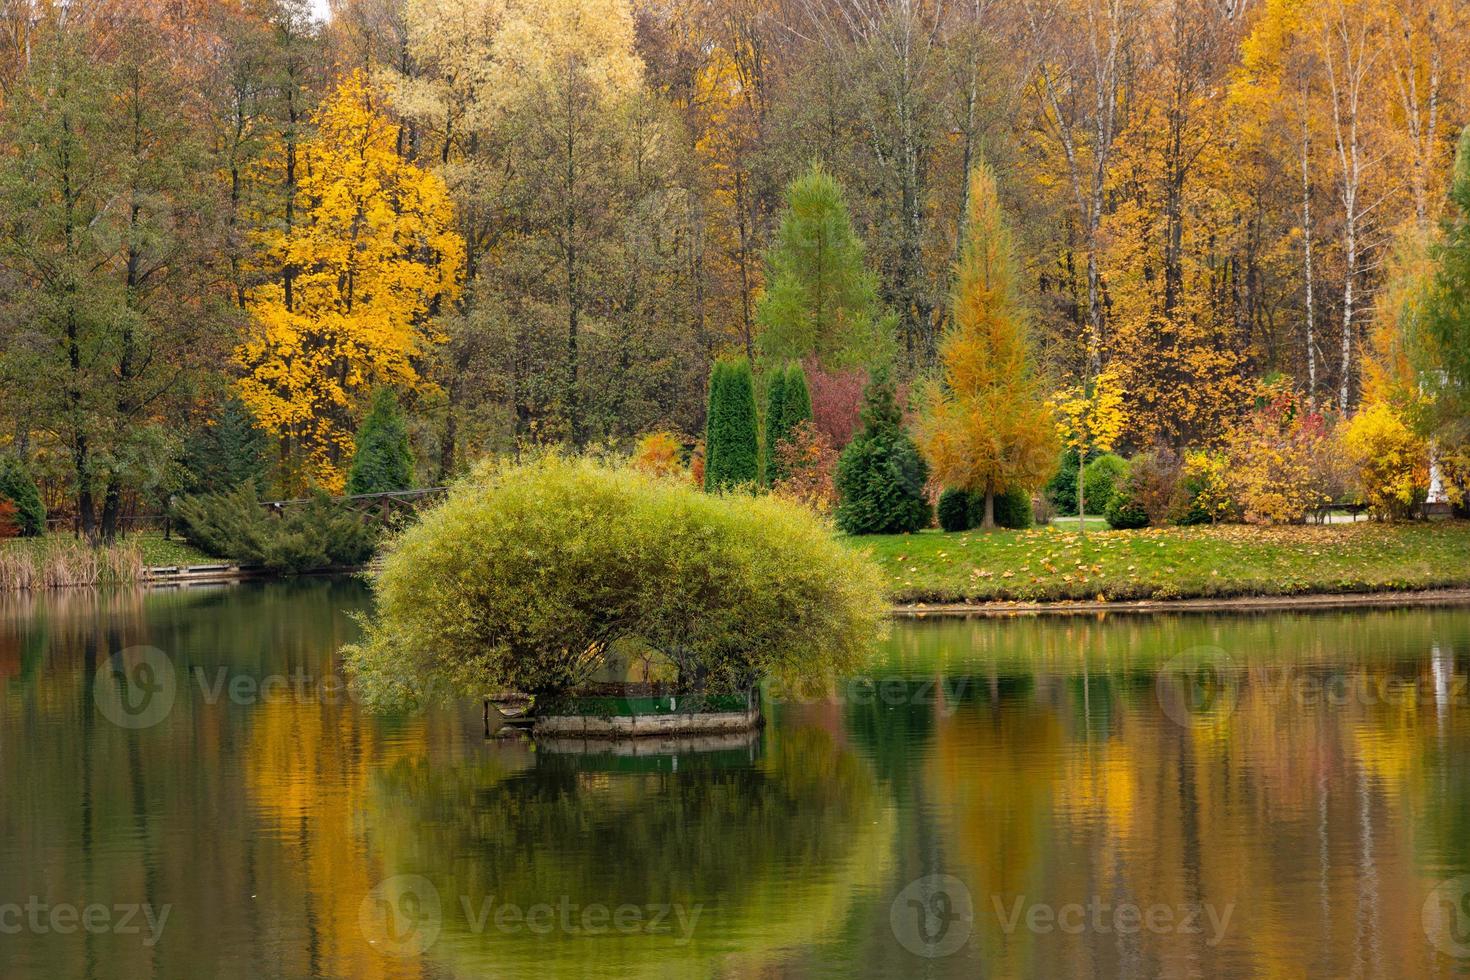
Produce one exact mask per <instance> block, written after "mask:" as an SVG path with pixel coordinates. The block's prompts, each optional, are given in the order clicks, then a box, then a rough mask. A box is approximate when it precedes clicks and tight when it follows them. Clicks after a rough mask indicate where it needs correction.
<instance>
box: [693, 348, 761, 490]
mask: <svg viewBox="0 0 1470 980" xmlns="http://www.w3.org/2000/svg"><path fill="white" fill-rule="evenodd" d="M759 480H760V439H759V429H758V422H757V419H756V412H755V380H754V378H753V377H752V376H751V371H750V362H749V361H747V360H745V358H743V357H742V358H736V359H722V360H719V361H716V362H715V366H714V369H713V370H712V371H711V372H710V383H709V412H708V413H707V420H706V422H705V435H704V488H705V489H706V490H709V491H715V490H726V489H730V488H732V487H738V486H743V485H747V484H754V483H756V482H758V481H759Z"/></svg>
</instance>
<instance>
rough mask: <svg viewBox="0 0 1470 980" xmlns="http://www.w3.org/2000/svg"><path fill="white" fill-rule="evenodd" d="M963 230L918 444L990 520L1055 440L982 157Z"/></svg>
mask: <svg viewBox="0 0 1470 980" xmlns="http://www.w3.org/2000/svg"><path fill="white" fill-rule="evenodd" d="M965 237H966V240H965V246H964V250H963V252H962V253H961V256H960V262H959V267H958V268H957V269H956V270H955V285H954V297H953V304H954V312H953V325H952V326H951V327H950V330H949V333H948V334H947V335H946V336H945V338H944V341H943V343H942V344H941V345H940V351H939V357H940V362H941V365H942V367H943V375H942V377H943V383H942V384H941V383H930V384H929V385H928V386H926V388H925V389H924V391H923V393H922V396H921V404H922V406H923V409H922V412H921V415H920V423H919V442H920V444H921V445H922V446H923V448H924V454H925V456H926V457H927V458H928V460H929V463H930V465H931V466H933V468H934V472H935V475H936V476H937V477H938V478H939V479H940V481H942V482H943V483H944V485H945V486H950V487H958V488H960V489H962V490H969V491H971V492H972V493H976V494H979V495H982V496H983V497H984V498H985V517H984V522H983V523H984V526H985V527H994V526H995V498H996V497H997V496H998V495H1000V494H1002V493H1005V492H1006V491H1008V490H1012V489H1021V490H1026V491H1030V490H1034V489H1035V488H1036V487H1039V486H1040V485H1041V484H1042V483H1043V482H1044V481H1045V480H1046V479H1047V477H1049V476H1050V475H1051V472H1052V466H1053V464H1054V463H1055V461H1056V455H1057V449H1058V445H1057V436H1056V426H1055V424H1054V422H1053V420H1052V415H1051V409H1050V407H1049V406H1048V405H1047V404H1046V401H1045V400H1044V399H1043V398H1042V396H1041V392H1040V390H1039V388H1038V385H1037V381H1036V378H1035V375H1034V372H1033V371H1032V367H1031V362H1032V354H1031V344H1030V340H1029V338H1028V336H1027V322H1026V315H1025V312H1024V310H1023V308H1022V305H1021V298H1020V295H1019V291H1018V289H1017V285H1016V267H1015V258H1014V254H1013V251H1012V242H1011V231H1010V228H1008V227H1007V225H1006V223H1005V218H1004V216H1003V215H1002V213H1001V209H1000V198H999V196H998V194H997V192H996V183H995V174H994V173H993V172H992V171H991V169H990V167H989V166H988V165H986V164H984V163H981V164H980V165H978V166H977V167H976V168H975V169H974V170H972V171H971V172H970V194H969V213H968V220H967V221H966V225H965Z"/></svg>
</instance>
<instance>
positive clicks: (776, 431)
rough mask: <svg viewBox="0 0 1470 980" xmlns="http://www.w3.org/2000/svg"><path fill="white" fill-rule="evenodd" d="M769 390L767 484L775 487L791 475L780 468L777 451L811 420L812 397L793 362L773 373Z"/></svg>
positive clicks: (799, 365) (779, 455) (798, 368)
mask: <svg viewBox="0 0 1470 980" xmlns="http://www.w3.org/2000/svg"><path fill="white" fill-rule="evenodd" d="M767 384H768V387H767V390H766V483H767V484H768V485H774V484H775V483H776V481H777V480H780V479H782V478H784V477H786V476H788V475H789V474H787V473H786V472H785V469H784V467H783V466H782V465H781V454H780V453H779V452H778V449H779V447H780V445H781V443H783V442H785V441H786V440H788V439H790V438H791V433H792V430H794V429H795V428H796V427H797V426H798V425H800V424H801V423H803V422H809V421H811V418H812V396H811V392H810V391H809V390H808V389H807V386H806V372H805V371H803V370H802V369H801V364H800V363H799V362H797V361H791V362H789V363H787V364H786V365H785V366H784V367H782V368H780V369H778V370H774V371H772V372H771V379H770V381H769V382H768V383H767Z"/></svg>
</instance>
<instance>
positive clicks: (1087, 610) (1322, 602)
mask: <svg viewBox="0 0 1470 980" xmlns="http://www.w3.org/2000/svg"><path fill="white" fill-rule="evenodd" d="M1460 605H1464V606H1470V587H1457V588H1443V589H1384V590H1381V591H1377V592H1304V593H1300V594H1297V595H1256V596H1227V597H1220V598H1193V599H1131V600H1119V601H1117V602H1098V601H1096V600H1066V599H1064V600H1059V601H1055V602H1004V601H996V602H943V603H938V602H937V603H923V602H918V603H900V604H896V605H894V606H892V607H890V609H889V615H890V616H892V617H894V618H896V619H926V618H930V617H933V618H940V617H947V616H953V617H971V616H973V617H997V616H1047V615H1050V616H1056V615H1072V616H1078V615H1094V614H1097V613H1144V614H1148V613H1172V612H1301V611H1310V610H1317V609H1355V608H1362V609H1372V608H1380V609H1382V608H1393V607H1396V606H1405V607H1420V606H1460Z"/></svg>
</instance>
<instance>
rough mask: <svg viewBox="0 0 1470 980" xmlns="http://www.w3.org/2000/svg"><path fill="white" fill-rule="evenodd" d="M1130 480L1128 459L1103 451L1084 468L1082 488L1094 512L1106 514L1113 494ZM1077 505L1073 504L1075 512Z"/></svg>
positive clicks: (1074, 511)
mask: <svg viewBox="0 0 1470 980" xmlns="http://www.w3.org/2000/svg"><path fill="white" fill-rule="evenodd" d="M1127 480H1128V461H1127V460H1126V459H1124V458H1123V457H1122V456H1119V455H1117V454H1116V453H1103V454H1102V455H1101V456H1098V457H1097V458H1096V459H1092V460H1089V461H1088V463H1087V466H1086V467H1084V468H1083V470H1082V489H1083V491H1084V497H1085V499H1086V502H1087V506H1088V507H1089V508H1090V509H1091V511H1092V512H1093V513H1094V514H1106V513H1107V512H1108V505H1110V504H1111V503H1112V502H1113V496H1114V495H1115V494H1116V493H1117V492H1118V490H1119V488H1121V487H1122V486H1123V484H1124V483H1126V482H1127ZM1076 508H1077V505H1076V503H1075V501H1074V503H1073V504H1072V510H1073V513H1076Z"/></svg>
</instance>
